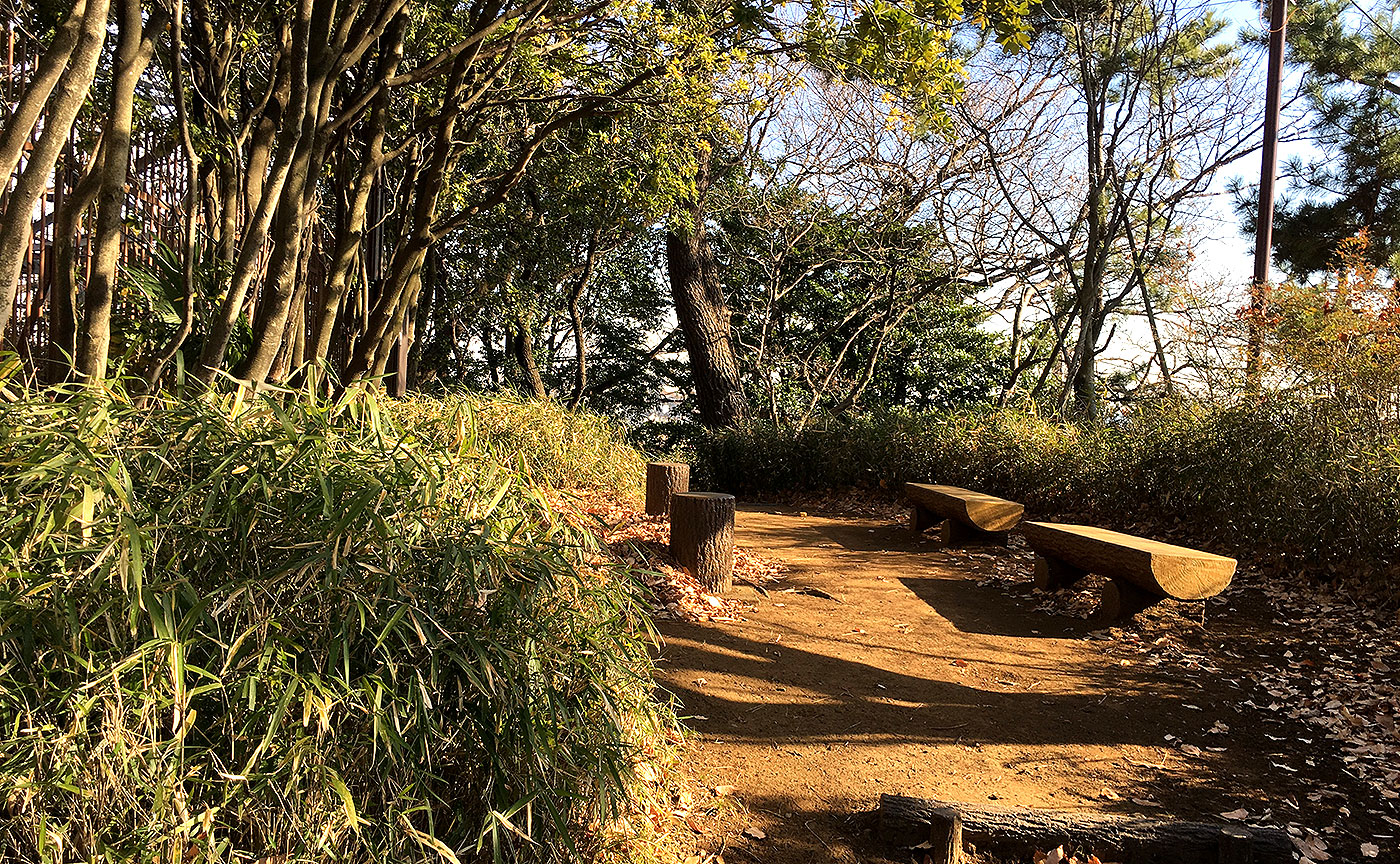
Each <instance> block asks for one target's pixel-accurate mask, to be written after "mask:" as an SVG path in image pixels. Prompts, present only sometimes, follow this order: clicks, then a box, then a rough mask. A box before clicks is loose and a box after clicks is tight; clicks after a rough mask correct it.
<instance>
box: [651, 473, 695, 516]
mask: <svg viewBox="0 0 1400 864" xmlns="http://www.w3.org/2000/svg"><path fill="white" fill-rule="evenodd" d="M689 491H690V466H689V465H687V464H685V463H684V462H648V463H647V515H648V516H665V515H667V514H669V513H670V512H671V499H672V498H673V497H674V496H675V494H676V493H677V492H689Z"/></svg>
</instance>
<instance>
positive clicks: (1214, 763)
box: [660, 508, 1279, 864]
mask: <svg viewBox="0 0 1400 864" xmlns="http://www.w3.org/2000/svg"><path fill="white" fill-rule="evenodd" d="M737 534H738V541H739V542H740V543H741V544H743V545H745V546H748V547H750V548H752V549H754V550H756V551H761V552H764V553H766V554H769V555H772V556H774V557H776V558H778V559H780V560H781V561H783V562H784V563H786V564H787V565H788V567H789V573H788V576H787V578H786V579H785V581H784V582H782V583H780V584H779V585H778V586H777V587H776V588H774V589H773V590H771V591H770V594H769V596H768V597H766V598H765V597H760V596H759V595H758V593H757V592H755V591H753V590H752V589H751V588H749V587H746V586H737V587H736V589H735V591H736V595H737V596H744V597H752V598H753V599H754V601H755V602H756V604H757V605H756V608H755V609H753V610H752V611H751V612H750V613H749V614H747V615H746V616H745V617H746V618H747V620H745V621H742V622H738V623H706V624H694V623H685V622H678V621H667V622H661V629H662V633H663V635H664V638H665V644H664V647H663V649H662V652H661V655H660V674H661V683H662V684H663V686H665V687H666V688H667V689H669V690H670V691H671V692H673V693H674V694H676V696H677V697H678V698H679V700H680V702H681V705H682V711H683V713H684V714H686V715H689V716H690V718H691V719H690V720H689V725H690V726H691V727H692V728H693V729H694V730H696V732H697V735H696V742H695V746H694V748H693V752H692V756H691V758H692V760H693V764H692V766H691V770H692V772H693V774H694V775H695V778H696V784H697V787H705V788H707V789H713V788H714V787H723V786H733V787H734V789H735V793H734V794H735V795H736V796H737V797H738V798H739V799H740V800H741V801H742V802H743V804H744V807H745V808H746V809H747V814H746V815H743V816H742V817H741V820H742V821H743V823H744V824H743V825H740V826H739V827H745V826H752V827H756V828H758V829H759V831H761V832H762V833H764V834H766V835H767V836H766V838H765V839H763V840H754V839H752V838H746V837H743V836H739V835H736V834H735V833H734V828H735V825H733V824H731V825H729V826H728V827H727V828H725V829H723V830H724V831H725V832H726V833H727V834H728V836H727V837H724V838H720V840H719V842H722V843H724V844H725V846H726V848H728V849H729V850H730V851H728V852H726V853H725V854H726V858H727V860H730V861H735V860H758V861H763V862H774V864H787V862H806V861H883V860H886V858H885V857H884V852H886V851H888V850H884V851H882V850H881V848H880V847H879V845H878V844H876V843H875V842H874V841H873V840H872V839H871V838H870V827H871V826H870V824H869V819H868V816H865V815H863V814H868V813H869V811H871V810H872V809H873V807H874V805H875V803H876V802H877V800H878V798H879V795H880V793H882V792H897V793H903V794H910V795H918V796H925V797H931V798H939V799H942V800H950V801H959V802H968V803H985V802H988V801H995V802H997V803H998V804H1004V805H1007V806H1033V807H1055V808H1080V807H1086V808H1094V809H1097V810H1104V811H1116V812H1142V813H1153V814H1163V813H1171V814H1174V815H1179V816H1184V817H1202V816H1209V817H1211V818H1215V817H1214V814H1218V813H1222V812H1226V811H1232V810H1235V809H1236V808H1239V807H1247V808H1249V809H1250V810H1251V812H1254V813H1258V812H1259V811H1260V810H1261V809H1263V806H1261V802H1266V801H1267V800H1268V799H1270V798H1271V797H1273V796H1274V795H1275V794H1277V793H1278V792H1279V790H1277V789H1271V784H1275V783H1276V780H1275V779H1274V778H1273V777H1272V776H1271V775H1277V774H1278V773H1279V772H1278V771H1277V770H1276V769H1273V768H1272V767H1271V763H1270V756H1269V753H1270V751H1271V750H1273V749H1276V747H1277V745H1273V744H1270V743H1269V741H1268V740H1265V739H1263V738H1262V733H1260V732H1259V731H1257V730H1256V729H1255V728H1253V726H1254V725H1256V724H1251V723H1250V722H1249V721H1248V719H1247V718H1246V717H1242V716H1241V714H1240V712H1241V711H1242V710H1244V709H1241V708H1240V707H1239V706H1238V702H1239V701H1240V697H1239V691H1237V690H1233V689H1231V687H1230V685H1229V683H1228V682H1227V681H1226V680H1225V679H1224V676H1222V675H1221V674H1219V670H1214V669H1211V668H1209V666H1208V665H1207V666H1203V667H1197V668H1192V666H1191V664H1189V663H1188V664H1187V666H1186V667H1181V666H1177V665H1172V666H1170V667H1162V666H1152V665H1150V664H1147V663H1143V662H1139V661H1138V660H1135V659H1130V658H1125V657H1124V656H1122V655H1121V654H1115V653H1113V652H1111V651H1107V650H1104V648H1103V647H1102V643H1099V642H1096V641H1095V640H1094V639H1092V638H1088V636H1089V633H1090V630H1091V626H1090V625H1089V624H1088V623H1087V622H1081V621H1077V620H1075V619H1069V618H1055V617H1049V616H1046V615H1043V614H1038V613H1036V612H1035V611H1034V610H1033V607H1032V605H1031V604H1028V603H1026V602H1024V601H1022V600H1018V599H1016V598H1013V597H1010V596H1008V595H1007V594H1006V593H1005V592H1004V591H1001V590H998V589H996V588H993V587H979V586H978V584H977V582H978V577H979V576H982V575H986V574H988V573H990V572H992V571H993V570H994V569H995V568H997V567H1001V568H1005V567H1008V566H1021V565H1022V563H1023V562H1022V561H1020V560H1018V559H1015V558H1013V557H1011V556H1010V554H1009V553H1008V552H1006V551H1005V550H991V549H989V550H986V551H979V552H974V553H969V552H967V551H946V550H942V549H940V548H939V547H938V545H937V543H936V542H935V541H932V540H920V539H918V538H916V537H914V536H913V535H912V534H911V533H910V532H909V531H908V530H907V529H905V528H903V527H901V526H893V525H889V524H883V523H878V522H872V521H859V520H848V519H836V518H821V517H815V516H813V517H808V516H805V515H798V514H792V513H785V514H779V513H776V512H773V511H772V510H771V509H770V508H765V509H757V508H741V512H740V513H739V515H738V526H737ZM801 586H807V587H811V588H815V589H819V591H820V592H826V593H829V594H830V595H833V596H834V597H836V598H838V599H837V600H832V599H826V598H823V597H821V596H815V592H814V593H812V594H807V593H798V592H793V591H791V590H784V589H791V588H794V587H801ZM1218 723H1223V724H1225V725H1226V726H1228V727H1230V728H1231V731H1229V732H1227V733H1221V732H1220V731H1219V729H1220V727H1219V726H1217V724H1218ZM1213 727H1214V728H1215V729H1216V732H1214V733H1211V732H1209V731H1208V730H1211V729H1212V728H1213ZM1274 740H1277V739H1274ZM1181 743H1189V745H1190V746H1188V747H1186V748H1185V749H1179V748H1178V746H1176V745H1179V744H1181ZM1210 747H1215V748H1216V749H1214V750H1212V749H1208V748H1210ZM1198 748H1199V749H1198ZM723 791H725V792H727V791H728V790H723ZM699 794H701V795H703V792H702V793H699ZM1134 799H1136V800H1134ZM713 840H715V838H700V839H699V840H698V841H697V843H698V845H697V849H698V850H700V849H705V848H709V849H710V850H711V851H713V849H714V848H715V845H714V843H713V842H711V841H713ZM706 843H709V846H708V847H707V846H706V845H705V844H706ZM890 854H891V855H895V853H890ZM889 860H899V861H908V860H909V858H908V855H907V853H905V854H903V855H896V856H895V857H893V858H890V859H889Z"/></svg>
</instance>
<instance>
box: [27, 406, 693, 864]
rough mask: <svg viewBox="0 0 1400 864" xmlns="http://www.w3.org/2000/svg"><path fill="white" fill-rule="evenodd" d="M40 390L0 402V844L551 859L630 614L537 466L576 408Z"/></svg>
mask: <svg viewBox="0 0 1400 864" xmlns="http://www.w3.org/2000/svg"><path fill="white" fill-rule="evenodd" d="M48 395H53V394H20V395H19V396H18V397H17V398H16V399H15V401H11V402H8V403H0V442H3V445H0V446H3V450H0V503H3V513H2V514H0V722H2V723H3V732H0V736H3V740H4V745H3V750H0V790H3V791H0V795H3V801H4V804H3V805H0V806H3V811H4V820H3V823H0V858H2V859H4V860H7V861H9V860H15V861H69V860H99V859H100V860H106V861H143V862H144V861H161V862H179V861H192V860H196V859H197V860H250V859H254V860H255V859H262V858H267V857H269V856H271V857H274V858H276V860H278V861H281V862H293V861H325V860H330V859H335V860H345V861H387V862H400V861H453V860H463V861H466V860H473V859H476V858H495V859H497V860H577V858H578V855H579V853H578V850H576V849H575V840H574V838H576V837H577V836H578V833H579V832H578V830H577V829H578V828H579V826H580V825H582V824H583V823H585V822H586V821H589V820H603V819H608V818H610V816H611V815H612V814H614V813H616V812H617V811H618V809H619V808H620V807H622V806H623V804H624V801H625V799H626V796H627V793H628V789H629V785H630V784H631V780H630V778H631V776H632V766H633V764H634V760H635V759H636V758H637V753H638V749H639V748H640V747H643V746H646V745H647V742H648V741H649V740H650V736H651V735H652V734H654V733H655V732H656V731H657V726H658V724H660V723H662V722H664V720H665V718H664V715H663V713H662V712H661V711H660V710H659V709H658V708H657V707H656V706H655V704H654V703H653V701H652V695H651V693H652V691H651V683H650V660H649V658H648V654H647V651H646V647H647V636H648V633H647V631H646V629H645V628H646V624H645V623H644V621H645V617H644V615H643V614H642V610H641V609H640V608H639V607H638V605H637V602H636V598H635V595H634V593H633V591H632V588H631V586H632V585H633V584H634V582H633V580H632V579H630V578H629V576H630V574H628V573H627V572H625V571H621V570H618V569H615V568H612V567H611V565H606V564H603V563H601V561H600V559H598V558H597V557H596V556H594V555H593V554H592V546H591V541H590V539H589V538H588V537H587V536H584V535H583V534H581V533H580V532H578V531H576V530H574V529H571V528H570V527H568V526H567V525H566V524H564V523H563V522H561V521H560V520H559V519H558V518H557V517H556V516H555V515H554V514H553V513H552V512H551V510H550V508H549V506H548V505H547V503H546V501H545V498H544V495H543V494H542V491H541V488H540V483H541V482H542V481H546V482H547V481H551V480H561V479H562V480H574V479H577V478H576V477H574V476H571V473H570V471H569V470H568V469H566V467H565V466H566V465H567V464H568V463H569V462H570V459H569V458H568V453H567V448H569V447H570V446H575V445H578V444H579V442H582V441H586V440H587V436H588V435H589V434H592V433H593V432H596V431H597V430H599V429H601V428H603V427H601V426H600V425H599V423H598V421H592V420H582V419H581V420H579V421H578V423H579V424H580V425H579V426H577V427H573V428H574V431H575V432H576V433H577V435H576V436H575V437H573V438H564V439H557V440H551V441H550V442H548V444H547V446H546V445H541V446H542V447H544V449H545V451H547V452H548V453H549V454H552V455H551V456H550V457H549V458H536V457H535V455H532V454H521V455H520V458H514V457H513V456H512V454H511V448H512V447H514V446H515V443H516V442H518V441H519V440H521V439H520V437H518V436H524V435H527V434H528V432H527V430H525V429H524V427H523V426H521V425H520V424H517V425H516V426H514V427H512V428H513V429H514V430H515V431H514V432H512V433H509V434H507V433H503V432H500V433H498V432H493V433H491V434H489V435H484V436H482V435H479V436H476V437H474V435H473V433H472V430H474V429H481V428H492V429H495V428H496V424H497V423H498V422H501V423H504V422H505V421H500V420H498V418H500V417H505V416H513V417H517V418H518V417H519V416H520V412H522V411H527V410H531V409H527V408H525V407H522V406H518V405H485V404H473V403H471V402H469V401H467V400H459V401H457V402H455V403H454V404H452V405H449V406H448V407H447V408H446V409H445V410H443V411H435V410H434V408H433V406H431V405H430V404H429V403H427V402H413V403H409V404H408V405H406V406H403V407H402V408H401V409H391V408H389V407H388V405H387V403H382V402H381V401H380V400H378V399H377V398H375V397H374V396H372V395H361V396H358V397H355V398H351V399H349V400H348V401H345V402H343V403H340V404H329V403H325V402H320V401H316V400H314V399H310V398H303V397H285V396H284V397H280V398H277V399H271V398H266V397H259V398H257V399H254V400H251V401H247V402H244V401H243V400H241V399H238V398H233V397H228V398H224V397H208V398H205V399H202V400H198V401H186V402H176V401H158V402H156V403H154V404H151V405H146V406H139V405H138V404H136V403H135V402H133V400H131V399H129V398H127V397H125V396H124V395H122V394H121V393H96V392H92V391H74V392H69V393H66V394H61V395H62V397H63V398H61V399H50V398H47V396H48ZM395 410H401V412H402V415H403V417H399V416H395ZM405 418H406V419H405ZM551 422H563V421H562V420H560V419H559V418H557V417H555V418H553V419H552V420H551ZM590 430H592V431H591V432H590ZM603 453H607V454H610V455H608V456H606V457H604V456H601V455H598V454H603ZM620 453H621V451H620V450H618V449H617V448H616V447H615V446H614V444H607V445H603V444H598V445H596V453H593V454H591V455H590V456H589V458H590V459H592V460H593V461H591V462H589V463H588V464H590V465H592V466H593V467H591V468H586V469H584V471H585V475H586V476H588V477H591V478H593V479H595V480H597V481H599V482H606V481H608V480H609V479H610V477H611V476H613V475H610V474H609V471H608V470H605V468H604V467H602V466H603V465H604V464H606V462H607V460H608V459H624V458H633V457H625V454H624V455H620ZM594 455H598V458H596V459H594V458H593V457H594ZM508 456H510V457H511V458H506V457H508ZM551 459H552V460H553V461H550V460H551ZM531 472H536V473H531Z"/></svg>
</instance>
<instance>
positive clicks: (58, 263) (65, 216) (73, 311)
mask: <svg viewBox="0 0 1400 864" xmlns="http://www.w3.org/2000/svg"><path fill="white" fill-rule="evenodd" d="M100 151H101V143H100V142H99V144H98V147H97V148H96V152H94V155H93V157H92V158H91V159H89V160H88V164H87V167H86V168H85V169H84V170H83V174H82V177H81V178H80V179H79V180H78V182H77V183H76V184H74V186H73V188H72V190H71V191H69V193H68V194H67V195H66V196H64V199H63V206H62V207H60V208H58V212H57V213H55V214H54V219H53V226H54V227H53V273H54V284H53V306H52V307H51V308H52V313H51V314H52V316H53V320H52V322H51V323H50V325H49V326H50V330H49V347H50V350H51V351H52V352H53V354H54V355H55V356H54V357H53V360H54V365H55V367H57V366H59V365H60V364H62V365H64V366H66V370H67V371H66V372H65V374H64V376H63V377H64V379H65V380H68V379H71V377H72V373H73V370H74V369H75V368H76V363H77V359H78V282H77V273H76V272H75V271H76V269H77V248H76V245H75V243H74V240H75V238H76V235H77V233H78V226H79V224H80V223H81V222H82V220H83V214H85V213H86V212H87V211H88V208H89V207H91V206H92V202H93V201H95V200H97V189H98V186H99V184H100V181H101V179H102V178H101V175H100V174H99V173H98V170H97V169H98V155H97V154H98V153H100Z"/></svg>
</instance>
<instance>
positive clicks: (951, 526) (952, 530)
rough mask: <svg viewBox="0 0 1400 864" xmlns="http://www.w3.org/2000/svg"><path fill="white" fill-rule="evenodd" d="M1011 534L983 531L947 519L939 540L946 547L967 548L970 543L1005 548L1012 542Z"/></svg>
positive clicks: (940, 530)
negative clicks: (988, 544)
mask: <svg viewBox="0 0 1400 864" xmlns="http://www.w3.org/2000/svg"><path fill="white" fill-rule="evenodd" d="M1009 538H1010V532H1007V531H983V530H981V529H980V528H974V527H973V526H971V525H967V524H964V523H963V522H960V521H958V520H957V519H945V520H943V525H942V526H941V527H940V528H939V539H941V540H942V541H943V545H944V546H965V545H967V544H970V543H990V544H992V545H994V546H1005V545H1007V544H1008V543H1009V542H1010V540H1009Z"/></svg>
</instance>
